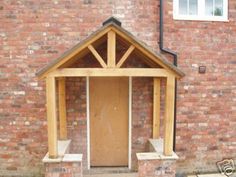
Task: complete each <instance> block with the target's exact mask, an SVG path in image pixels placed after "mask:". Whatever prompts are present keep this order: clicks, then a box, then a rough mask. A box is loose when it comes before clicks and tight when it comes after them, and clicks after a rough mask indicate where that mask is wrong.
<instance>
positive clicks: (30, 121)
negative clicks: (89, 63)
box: [0, 0, 236, 176]
mask: <svg viewBox="0 0 236 177" xmlns="http://www.w3.org/2000/svg"><path fill="white" fill-rule="evenodd" d="M158 4H159V1H158V0H152V1H144V0H131V1H126V0H120V1H115V0H107V1H105V0H104V1H94V0H80V1H77V0H71V1H67V0H61V1H57V0H53V1H48V0H40V1H33V0H27V1H14V0H9V1H7V0H3V1H2V2H1V4H0V24H1V28H0V78H1V82H0V90H1V91H0V174H1V175H2V174H3V175H5V176H6V175H9V176H12V175H22V176H32V175H35V176H40V175H41V174H42V172H43V164H42V162H41V159H42V158H43V156H44V155H45V154H46V152H47V133H46V131H47V123H46V113H45V85H44V81H39V80H38V79H37V78H36V76H35V73H36V71H38V70H39V69H40V68H42V67H43V66H45V65H46V64H47V63H48V62H50V61H52V60H53V59H55V58H57V57H58V56H60V55H61V54H62V53H63V52H65V51H66V50H67V49H69V48H71V47H72V46H73V45H75V44H76V43H78V42H79V41H81V40H82V39H84V38H85V37H86V36H88V35H89V34H91V33H92V32H93V31H95V30H96V29H97V28H99V27H100V26H101V23H102V22H103V21H104V20H105V19H107V18H108V17H110V16H111V15H113V16H116V17H117V18H118V19H120V20H121V21H122V26H123V27H124V28H125V29H127V30H129V31H130V32H132V33H133V34H134V35H135V36H136V37H138V38H139V39H140V40H142V41H144V42H146V43H147V44H148V45H149V46H151V47H152V48H154V49H156V50H158V34H159V33H158V24H159V22H158V21H159V20H158V17H159V14H158V12H159V9H158ZM88 12H89V13H88ZM235 20H236V2H235V1H229V22H225V23H224V22H202V21H174V20H173V18H172V0H167V1H165V27H164V29H165V43H164V45H165V46H168V48H171V49H173V50H175V51H177V53H178V54H179V67H180V68H181V69H182V70H183V71H184V72H185V73H186V77H185V78H184V79H182V80H181V81H179V82H178V100H177V101H178V104H177V105H178V112H177V122H178V123H177V146H176V147H177V148H176V152H177V154H178V155H179V157H180V160H179V161H178V164H177V172H178V173H184V172H198V171H201V172H203V171H217V168H216V164H215V163H216V162H217V161H219V160H222V158H234V159H235V157H236V139H235V134H236V129H235V126H236V99H235V95H236V87H235V83H236V77H235V74H236V73H235V71H236V62H235V61H236V60H235V54H236V51H235V49H236V37H235V31H236V23H235ZM200 65H205V66H206V67H207V72H206V74H198V66H200ZM140 81H144V83H147V86H146V87H141V85H140V83H139V81H138V79H137V80H136V79H134V83H136V84H137V85H136V86H135V85H134V88H142V89H143V92H142V93H144V98H143V97H140V96H138V94H139V93H141V90H139V89H137V90H136V89H135V90H136V91H135V92H136V93H137V97H136V96H134V98H133V99H135V100H136V99H137V102H142V99H145V98H146V100H150V102H149V103H146V104H147V107H145V106H144V110H145V109H146V113H145V115H143V116H142V114H141V113H139V111H140V107H139V105H133V109H134V111H137V112H134V115H141V117H140V119H139V118H137V119H136V118H135V119H134V122H133V126H134V127H136V128H137V132H139V133H140V136H137V134H135V135H136V136H134V137H133V138H136V139H135V140H134V144H133V148H135V149H133V152H135V151H139V150H140V151H141V150H143V149H145V142H146V139H147V138H148V137H149V136H151V119H150V117H151V112H152V110H150V107H151V96H150V95H151V93H150V91H151V83H150V81H148V79H143V80H142V79H141V80H140ZM84 83H85V79H84V78H82V79H76V81H73V80H72V79H68V80H67V88H68V90H74V93H76V95H75V96H73V95H67V99H70V98H71V99H72V100H73V101H76V103H77V104H73V103H67V104H68V107H69V110H68V115H69V124H68V129H69V136H70V137H73V138H74V139H76V140H78V141H77V142H76V141H75V142H74V145H73V148H72V150H73V151H81V152H85V151H86V149H85V147H84V146H81V144H79V143H78V142H79V140H80V139H81V140H82V144H84V143H85V142H86V139H83V138H82V137H83V136H85V134H86V131H85V127H86V120H85V118H86V115H85V110H86V105H85V97H84V94H81V95H80V93H85V87H84ZM76 89H78V92H76ZM133 91H134V90H133ZM138 100H139V101H138ZM142 113H143V112H142ZM143 114H144V113H143ZM149 116H150V117H149ZM135 120H136V121H135ZM134 132H135V131H134ZM78 147H79V148H78ZM85 157H86V154H85ZM133 158H134V157H133Z"/></svg>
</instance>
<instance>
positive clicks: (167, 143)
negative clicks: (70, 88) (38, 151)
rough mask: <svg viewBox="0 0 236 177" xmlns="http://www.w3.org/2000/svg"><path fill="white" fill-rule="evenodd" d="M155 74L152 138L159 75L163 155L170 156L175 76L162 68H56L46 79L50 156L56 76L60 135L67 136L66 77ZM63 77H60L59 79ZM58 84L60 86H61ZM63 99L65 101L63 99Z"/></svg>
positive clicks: (54, 129)
mask: <svg viewBox="0 0 236 177" xmlns="http://www.w3.org/2000/svg"><path fill="white" fill-rule="evenodd" d="M91 76H92V77H109V76H111V77H116V76H117V77H122V76H125V77H154V105H153V138H158V137H159V132H160V78H165V79H166V101H165V118H164V120H165V121H164V127H165V130H164V155H167V156H169V155H172V152H173V129H174V99H175V98H174V95H175V89H174V85H175V79H176V78H175V77H174V76H173V75H171V74H169V73H168V72H167V71H166V70H164V69H117V68H116V69H114V68H112V69H107V68H106V69H100V68H99V69H98V68H90V69H84V68H83V69H78V68H70V69H60V70H59V69H58V70H56V71H53V72H51V73H50V74H49V76H48V77H47V79H46V88H47V117H48V132H50V133H49V135H48V148H49V157H50V158H57V156H58V149H57V126H56V125H57V115H56V79H59V83H60V84H59V107H60V108H61V109H60V110H59V115H60V118H59V120H60V136H61V137H63V139H66V138H67V137H66V131H65V129H66V108H65V80H64V79H65V77H87V78H88V77H91ZM62 78H63V79H62ZM60 85H61V86H60ZM63 99H64V100H63Z"/></svg>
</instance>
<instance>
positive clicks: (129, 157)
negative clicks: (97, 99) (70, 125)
mask: <svg viewBox="0 0 236 177" xmlns="http://www.w3.org/2000/svg"><path fill="white" fill-rule="evenodd" d="M128 94H129V103H128V106H129V108H128V110H129V112H128V119H129V120H128V168H129V169H131V152H132V151H131V148H132V77H129V93H128ZM89 100H90V97H89V77H86V107H87V109H86V113H87V163H88V164H87V169H90V168H91V166H90V159H91V158H90V149H91V148H90V106H89Z"/></svg>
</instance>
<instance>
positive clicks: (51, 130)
mask: <svg viewBox="0 0 236 177" xmlns="http://www.w3.org/2000/svg"><path fill="white" fill-rule="evenodd" d="M46 97H47V122H48V153H49V158H57V157H58V149H57V115H56V80H55V77H47V78H46Z"/></svg>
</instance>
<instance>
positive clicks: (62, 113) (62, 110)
mask: <svg viewBox="0 0 236 177" xmlns="http://www.w3.org/2000/svg"><path fill="white" fill-rule="evenodd" d="M58 111H59V126H60V131H59V135H60V140H66V139H67V121H66V89H65V77H60V78H59V79H58Z"/></svg>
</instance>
